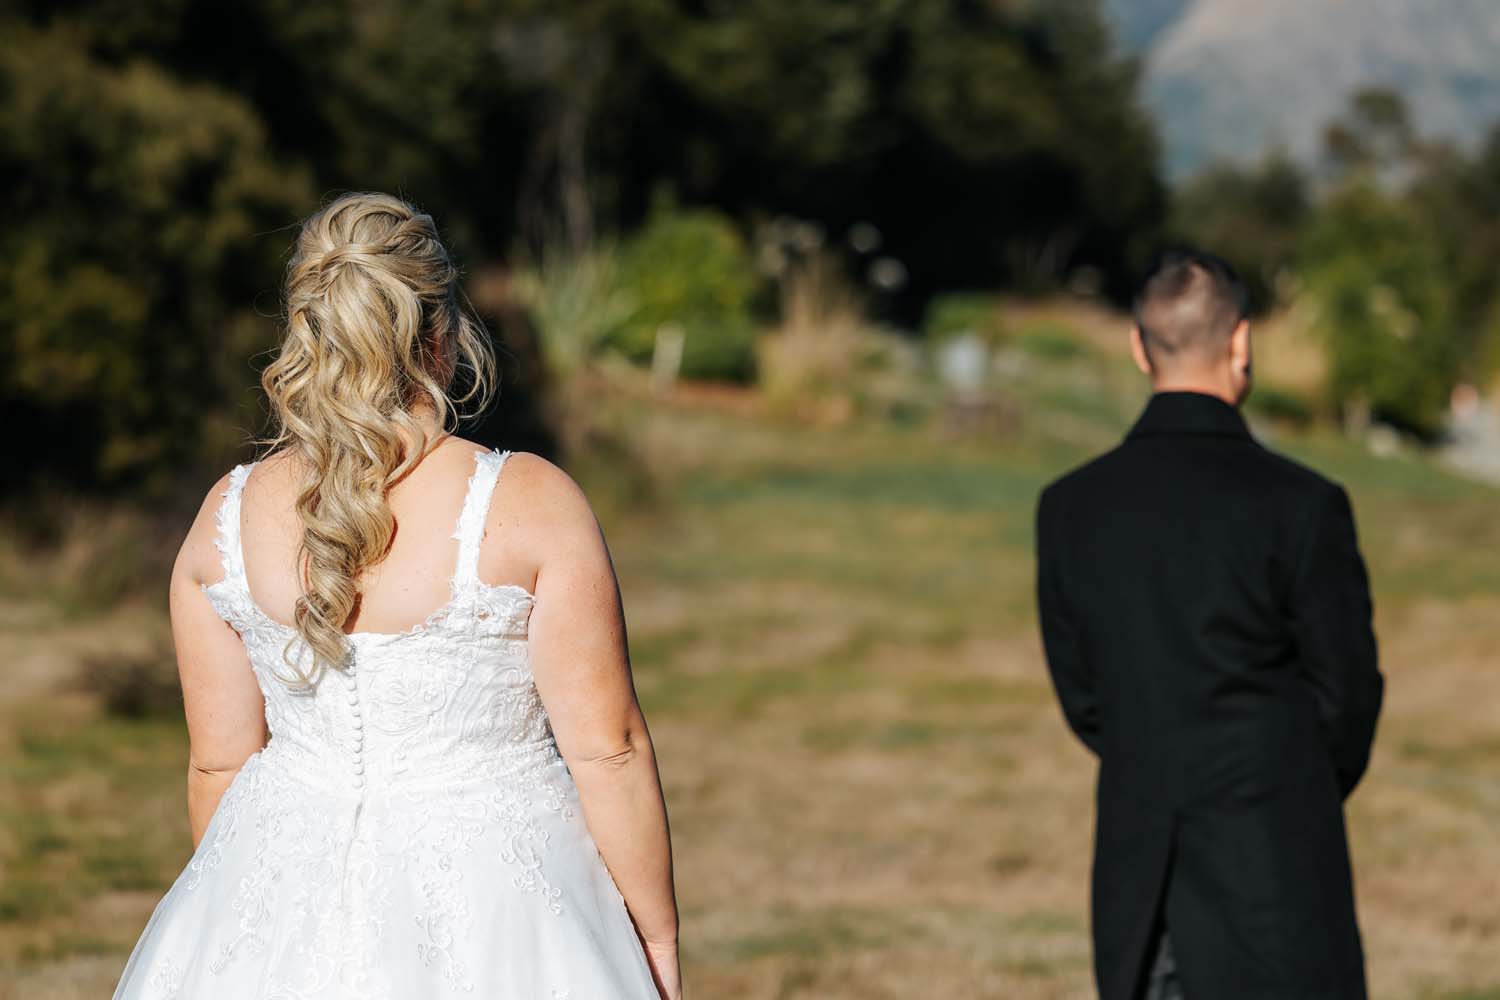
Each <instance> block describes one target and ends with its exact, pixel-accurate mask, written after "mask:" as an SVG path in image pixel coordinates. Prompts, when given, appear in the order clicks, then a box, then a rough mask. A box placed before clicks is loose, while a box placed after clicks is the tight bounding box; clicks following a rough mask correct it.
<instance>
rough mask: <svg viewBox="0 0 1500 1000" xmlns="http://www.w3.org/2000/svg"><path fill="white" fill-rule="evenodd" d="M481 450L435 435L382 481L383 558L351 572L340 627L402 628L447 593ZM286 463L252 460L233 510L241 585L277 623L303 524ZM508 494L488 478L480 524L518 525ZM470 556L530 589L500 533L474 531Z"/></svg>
mask: <svg viewBox="0 0 1500 1000" xmlns="http://www.w3.org/2000/svg"><path fill="white" fill-rule="evenodd" d="M484 450H485V449H484V448H483V447H482V446H481V445H477V444H475V443H474V442H472V441H468V440H465V439H463V438H458V437H448V438H445V439H444V440H443V441H442V442H441V443H439V444H438V445H437V446H436V447H434V448H433V449H432V450H431V451H430V452H429V453H428V454H427V455H426V456H424V457H423V458H422V460H421V461H420V462H419V463H418V464H417V465H416V467H415V468H413V469H412V470H411V471H410V472H409V473H408V474H407V475H406V476H405V477H403V478H402V479H401V480H400V481H399V482H397V483H396V484H395V485H393V486H392V487H391V488H390V490H389V491H388V492H387V494H386V501H387V503H388V504H389V506H390V508H391V514H392V517H393V519H394V521H395V524H396V530H395V533H394V535H393V537H392V539H391V544H390V546H389V548H388V549H387V551H386V553H385V555H384V558H382V559H381V560H380V562H378V563H376V564H375V565H372V566H369V567H367V568H366V569H365V570H364V571H363V572H362V573H361V574H360V575H359V576H358V577H356V585H357V587H358V590H359V599H358V602H357V604H356V605H355V610H354V613H353V614H352V615H351V616H350V618H349V620H348V621H346V622H345V623H344V631H345V632H386V633H395V632H402V631H405V630H407V629H409V628H411V627H412V626H414V625H416V624H417V623H419V622H422V621H424V620H425V619H427V618H428V617H429V616H430V615H431V614H432V613H433V612H435V611H437V610H438V609H440V608H441V607H442V606H443V605H444V603H446V602H447V601H448V600H449V597H450V587H449V584H450V581H451V578H452V576H453V572H454V568H455V567H456V566H457V563H458V556H459V551H458V546H459V543H458V540H457V539H456V538H455V537H454V526H455V525H456V524H457V523H458V518H459V514H460V511H461V509H462V506H463V503H464V498H465V495H466V491H467V490H468V488H469V486H470V484H471V480H472V477H473V475H474V472H475V456H476V454H478V453H481V452H483V451H484ZM296 461H297V459H296V458H295V456H293V455H291V454H289V453H286V452H277V453H274V454H272V455H269V456H267V457H266V458H264V459H262V460H260V461H259V462H256V463H255V465H254V467H253V469H252V470H251V472H250V474H249V476H248V477H247V479H246V482H245V485H244V488H243V493H242V497H241V510H240V537H241V542H242V545H243V549H244V560H245V577H246V584H247V586H248V589H249V591H250V592H251V593H252V594H253V595H254V597H255V601H256V603H257V604H258V605H259V606H260V608H261V609H263V610H264V611H265V613H266V614H267V615H268V616H269V617H270V618H272V619H274V620H276V621H278V622H281V623H282V624H286V625H290V624H291V623H292V622H293V621H294V609H295V607H296V602H297V599H298V598H299V597H300V596H301V595H302V587H301V582H300V580H299V577H298V571H297V560H296V556H297V551H298V548H299V546H300V545H301V543H302V533H303V525H302V522H301V521H300V519H299V518H298V516H297V512H296V507H295V505H296V500H297V492H298V489H299V488H300V487H299V482H300V476H301V471H300V470H299V469H298V468H297V467H296V464H295V463H296ZM510 502H511V500H510V498H509V497H508V496H507V495H506V491H505V490H504V489H503V488H502V487H501V486H500V485H499V484H497V485H496V487H495V491H494V494H493V496H492V497H491V500H490V503H489V506H488V513H487V517H486V522H487V524H489V525H495V524H499V523H502V522H506V523H509V524H511V525H512V526H517V527H518V526H519V523H520V522H521V520H522V519H521V518H520V517H519V516H518V514H513V513H511V512H510V511H509V510H508V504H509V503H510ZM478 560H479V561H478V576H479V578H480V580H481V581H483V582H484V583H486V584H490V585H496V586H499V585H513V586H516V587H520V588H522V589H526V590H530V589H531V588H532V587H533V585H534V583H535V577H536V568H535V565H534V562H532V563H528V559H527V556H526V552H525V547H524V546H522V545H520V544H519V540H518V539H516V538H514V537H507V533H506V532H495V533H482V535H481V544H480V547H479V552H478Z"/></svg>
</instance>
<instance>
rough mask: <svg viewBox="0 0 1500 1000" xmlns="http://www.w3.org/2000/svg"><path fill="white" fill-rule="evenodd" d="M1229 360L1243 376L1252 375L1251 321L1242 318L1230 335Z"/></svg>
mask: <svg viewBox="0 0 1500 1000" xmlns="http://www.w3.org/2000/svg"><path fill="white" fill-rule="evenodd" d="M1229 362H1230V365H1231V366H1232V367H1233V368H1234V370H1235V372H1236V373H1237V374H1239V375H1240V376H1241V377H1243V378H1248V377H1249V375H1250V321H1249V320H1248V319H1242V320H1240V321H1239V323H1238V324H1237V325H1236V326H1235V328H1234V333H1232V334H1230V335H1229Z"/></svg>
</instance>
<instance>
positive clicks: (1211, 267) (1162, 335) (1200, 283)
mask: <svg viewBox="0 0 1500 1000" xmlns="http://www.w3.org/2000/svg"><path fill="white" fill-rule="evenodd" d="M1249 301H1250V297H1249V294H1248V292H1247V291H1246V289H1245V283H1244V282H1243V281H1241V280H1240V276H1239V275H1238V274H1236V273H1235V270H1234V268H1233V267H1231V266H1230V265H1229V262H1228V261H1226V260H1224V259H1223V258H1220V257H1216V256H1214V255H1213V254H1211V253H1203V252H1202V251H1199V250H1170V251H1167V252H1166V253H1163V254H1161V255H1160V256H1159V257H1157V258H1156V261H1155V262H1154V263H1153V264H1152V265H1151V268H1150V270H1148V271H1147V272H1146V277H1145V278H1144V279H1142V281H1141V286H1140V290H1139V291H1137V292H1136V295H1135V309H1134V312H1135V325H1136V328H1137V329H1139V330H1140V331H1141V341H1142V343H1143V344H1144V346H1145V348H1146V354H1147V356H1148V357H1149V358H1150V359H1151V363H1152V364H1158V363H1160V362H1162V361H1168V362H1170V360H1171V359H1173V358H1175V357H1178V356H1180V355H1182V354H1211V353H1214V352H1215V350H1216V349H1219V348H1222V347H1223V345H1224V344H1226V343H1228V341H1229V335H1230V334H1232V333H1233V332H1234V329H1235V327H1237V326H1239V324H1240V321H1241V320H1243V319H1244V318H1245V316H1246V315H1247V314H1248V312H1249Z"/></svg>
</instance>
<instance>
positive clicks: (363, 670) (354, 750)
mask: <svg viewBox="0 0 1500 1000" xmlns="http://www.w3.org/2000/svg"><path fill="white" fill-rule="evenodd" d="M509 454H510V453H509V452H499V451H486V452H479V453H476V456H475V469H474V472H473V474H472V475H471V476H470V477H469V483H468V490H467V492H466V494H465V497H464V503H463V508H462V510H461V512H460V514H459V517H458V523H457V525H456V526H455V527H454V530H453V534H452V537H453V538H455V539H457V540H458V558H457V565H456V566H455V568H454V571H453V574H452V577H451V579H450V591H451V594H450V597H449V600H448V601H447V603H445V604H444V605H443V606H442V607H441V608H439V609H438V610H437V611H435V612H433V613H432V614H431V615H429V616H428V617H427V618H426V619H425V620H424V621H422V622H421V623H419V624H418V625H415V626H413V627H411V628H408V629H405V630H403V631H401V632H352V633H350V634H349V642H350V646H351V655H350V660H349V662H348V663H347V665H346V666H345V667H344V668H342V669H336V670H325V671H323V672H322V673H321V675H319V676H316V677H315V678H314V683H313V686H312V688H311V689H310V690H299V689H298V688H297V687H295V686H292V685H288V684H287V683H286V682H285V681H284V680H283V678H285V677H288V676H295V675H293V674H292V672H291V671H290V669H289V667H288V665H287V664H286V662H284V661H283V659H282V657H283V650H285V651H286V656H287V659H289V660H290V661H291V662H292V663H295V664H298V665H299V666H301V667H302V668H303V669H304V671H305V670H306V669H307V667H308V666H309V665H310V664H311V662H312V660H311V651H310V650H309V649H308V648H307V647H306V645H305V644H304V643H303V641H302V639H301V637H300V635H298V633H297V632H296V630H295V629H293V628H291V627H290V626H288V625H285V624H283V623H282V622H279V621H277V620H275V619H273V618H271V617H270V616H269V615H268V614H266V613H265V612H264V611H263V610H262V609H261V608H260V606H259V605H258V604H257V603H256V601H255V599H254V598H253V597H252V596H251V594H250V589H249V585H248V582H247V580H246V576H245V560H244V551H243V547H242V542H241V537H240V496H241V493H242V491H243V489H244V485H245V480H246V478H247V477H248V476H249V474H250V469H251V468H252V467H253V465H254V463H253V462H252V463H248V464H242V465H238V466H235V468H234V469H233V471H232V472H231V473H230V478H229V486H228V488H227V489H226V490H225V491H224V493H223V497H224V499H223V502H222V503H221V504H220V506H219V509H218V514H217V529H218V530H217V535H216V538H215V544H216V545H217V547H218V550H219V554H220V559H221V561H222V563H223V568H224V577H223V579H222V580H219V581H217V582H215V583H210V584H204V585H203V591H204V593H205V594H206V595H207V596H208V598H209V600H210V601H211V602H212V603H213V606H214V608H215V610H216V611H217V612H218V613H219V615H220V616H221V617H222V618H223V619H224V620H225V621H227V622H228V623H229V624H230V625H231V626H232V627H233V628H234V629H235V630H236V631H237V632H239V634H240V636H241V637H242V638H243V640H244V643H245V649H246V651H247V652H248V653H249V657H250V663H251V666H252V668H253V669H254V671H255V677H256V681H257V682H258V684H259V686H260V690H261V693H262V694H263V695H264V697H265V701H266V724H267V727H268V729H269V730H270V733H271V739H270V742H269V744H268V745H267V747H266V750H265V753H266V754H267V755H268V756H272V757H274V758H276V759H277V760H279V761H280V762H281V763H282V764H283V765H284V766H285V767H286V768H287V769H288V770H290V771H293V772H294V773H296V774H297V775H298V776H299V777H301V778H303V779H304V780H306V781H308V782H310V783H312V784H315V785H317V786H319V787H322V788H326V789H327V790H328V791H330V792H333V793H337V794H348V795H355V796H363V795H365V794H369V793H372V792H376V791H382V792H395V791H416V790H419V789H422V788H427V787H434V786H440V785H442V784H445V783H446V782H448V781H450V780H457V779H472V778H476V777H483V776H486V775H490V774H500V773H503V772H504V771H506V770H507V769H509V768H510V767H511V766H513V765H514V763H515V757H516V756H517V755H532V754H536V753H538V752H541V753H555V752H556V750H555V744H553V742H552V734H551V728H550V726H549V725H548V722H547V715H546V712H545V710H544V709H543V707H542V703H541V700H540V698H539V697H538V696H537V691H536V686H535V685H534V684H533V682H532V675H531V666H530V661H529V656H528V647H527V621H528V619H529V617H530V614H531V608H532V605H533V603H534V598H533V597H532V595H531V594H530V593H529V592H528V591H526V590H525V589H524V588H521V587H517V586H513V585H502V586H491V585H488V584H485V583H484V582H482V581H481V580H480V579H479V576H478V572H477V567H478V562H479V544H480V540H481V538H482V536H483V533H484V523H485V515H486V512H487V510H488V509H489V504H490V497H491V495H492V493H493V491H494V488H495V483H496V480H497V479H498V477H499V475H500V470H501V468H502V466H503V465H504V463H505V460H506V458H507V457H508V456H509Z"/></svg>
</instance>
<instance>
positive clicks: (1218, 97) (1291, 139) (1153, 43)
mask: <svg viewBox="0 0 1500 1000" xmlns="http://www.w3.org/2000/svg"><path fill="white" fill-rule="evenodd" d="M1104 7H1105V10H1106V12H1107V14H1108V16H1109V17H1110V18H1111V20H1112V23H1113V24H1114V27H1115V32H1116V35H1117V37H1118V38H1119V39H1120V43H1121V44H1122V45H1123V46H1125V47H1126V48H1128V49H1130V50H1131V51H1133V52H1136V53H1138V54H1139V55H1140V56H1141V58H1142V60H1143V63H1144V68H1145V80H1144V91H1143V93H1144V98H1145V101H1146V104H1147V106H1148V107H1149V108H1150V109H1151V110H1152V112H1153V113H1154V114H1155V115H1156V117H1157V119H1158V121H1159V122H1160V123H1161V129H1162V135H1163V139H1164V142H1165V146H1166V166H1167V170H1168V172H1169V173H1170V174H1171V175H1172V176H1174V177H1180V176H1182V175H1183V174H1186V173H1190V172H1192V171H1193V170H1194V169H1196V168H1198V167H1200V166H1202V165H1203V164H1205V163H1207V162H1210V161H1212V160H1216V159H1231V160H1241V161H1243V160H1251V159H1254V158H1256V157H1257V156H1259V155H1260V154H1261V153H1263V152H1264V151H1265V150H1266V149H1267V148H1269V147H1271V146H1278V145H1279V146H1281V147H1284V148H1285V149H1286V150H1287V151H1288V152H1290V153H1291V154H1292V155H1293V156H1294V157H1295V158H1297V159H1299V160H1301V161H1303V162H1312V161H1313V160H1315V159H1316V158H1317V157H1318V155H1319V153H1320V152H1321V148H1322V147H1321V142H1322V134H1323V128H1324V126H1325V125H1326V124H1327V123H1328V122H1329V121H1330V120H1331V119H1333V118H1335V117H1337V116H1338V115H1339V114H1340V112H1341V111H1342V110H1343V108H1344V106H1345V103H1346V101H1347V100H1348V97H1349V94H1350V93H1351V92H1352V91H1354V90H1357V89H1359V88H1361V87H1366V86H1377V87H1387V88H1390V89H1392V90H1395V91H1396V92H1397V93H1399V94H1401V95H1402V96H1403V97H1404V98H1405V99H1406V101H1407V104H1408V105H1409V107H1410V108H1411V110H1412V117H1413V120H1414V121H1415V123H1416V126H1417V128H1418V130H1419V131H1420V132H1421V133H1422V134H1423V135H1428V136H1445V137H1451V138H1454V139H1457V140H1459V141H1462V142H1470V141H1473V140H1474V139H1476V138H1477V137H1479V136H1481V135H1483V134H1484V133H1485V132H1486V131H1488V129H1489V128H1490V126H1491V125H1492V124H1494V123H1495V122H1497V121H1500V2H1497V0H1105V4H1104Z"/></svg>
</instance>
